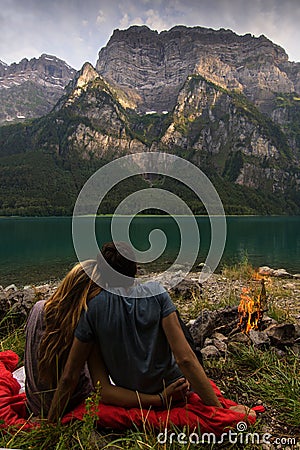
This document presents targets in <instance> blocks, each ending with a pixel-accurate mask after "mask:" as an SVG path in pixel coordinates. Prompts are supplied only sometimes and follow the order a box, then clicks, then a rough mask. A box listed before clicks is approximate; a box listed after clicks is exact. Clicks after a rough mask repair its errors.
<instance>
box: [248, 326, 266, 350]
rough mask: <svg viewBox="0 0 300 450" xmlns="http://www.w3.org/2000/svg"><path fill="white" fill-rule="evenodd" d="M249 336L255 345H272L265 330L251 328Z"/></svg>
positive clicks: (259, 346) (258, 346)
mask: <svg viewBox="0 0 300 450" xmlns="http://www.w3.org/2000/svg"><path fill="white" fill-rule="evenodd" d="M249 337H250V339H251V341H252V344H253V345H254V347H257V348H265V347H269V345H270V339H269V337H268V335H267V334H266V333H265V332H264V331H258V330H250V331H249Z"/></svg>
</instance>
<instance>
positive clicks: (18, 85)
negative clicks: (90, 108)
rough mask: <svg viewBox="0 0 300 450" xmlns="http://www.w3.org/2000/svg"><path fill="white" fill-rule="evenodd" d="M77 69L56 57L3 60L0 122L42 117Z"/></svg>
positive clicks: (0, 64) (51, 106) (59, 95)
mask: <svg viewBox="0 0 300 450" xmlns="http://www.w3.org/2000/svg"><path fill="white" fill-rule="evenodd" d="M75 73H76V71H75V70H74V69H72V67H70V66H68V65H67V64H66V63H65V62H64V61H62V60H60V59H58V58H56V57H55V56H51V55H46V54H43V55H42V56H41V57H40V58H38V59H36V58H33V59H31V60H28V59H26V58H24V59H22V61H20V62H19V63H18V64H16V63H13V64H11V65H7V64H5V63H3V62H2V61H0V124H5V123H10V122H20V121H24V119H31V118H34V117H40V116H42V115H44V114H47V113H48V112H50V111H51V109H52V108H53V106H54V105H55V104H56V102H57V101H58V99H59V98H60V97H61V96H62V94H63V90H64V87H65V86H66V85H67V84H68V83H69V81H70V80H71V79H72V78H73V77H74V75H75Z"/></svg>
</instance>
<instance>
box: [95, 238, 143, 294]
mask: <svg viewBox="0 0 300 450" xmlns="http://www.w3.org/2000/svg"><path fill="white" fill-rule="evenodd" d="M97 266H98V270H99V273H100V279H101V285H102V286H105V285H107V286H110V287H120V286H130V285H132V284H133V283H134V278H135V276H136V273H137V265H136V261H135V255H134V253H133V251H132V249H131V247H129V245H127V244H126V243H125V242H117V243H116V244H115V243H114V242H107V243H106V244H104V245H103V247H102V249H101V252H100V253H99V255H98V257H97ZM111 269H113V270H111ZM120 275H121V276H120ZM122 275H123V276H122Z"/></svg>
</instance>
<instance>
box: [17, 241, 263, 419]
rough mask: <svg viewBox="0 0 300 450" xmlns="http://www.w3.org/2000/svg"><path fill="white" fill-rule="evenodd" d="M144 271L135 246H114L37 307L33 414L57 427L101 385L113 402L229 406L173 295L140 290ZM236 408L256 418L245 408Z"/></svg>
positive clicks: (32, 337)
mask: <svg viewBox="0 0 300 450" xmlns="http://www.w3.org/2000/svg"><path fill="white" fill-rule="evenodd" d="M136 271H137V266H136V262H135V260H134V255H133V253H132V251H131V249H130V248H129V247H128V246H127V245H125V244H122V243H118V244H117V245H115V244H114V243H107V244H105V245H104V246H103V248H102V250H101V253H100V254H99V255H98V260H97V261H91V260H89V261H85V262H83V263H81V264H77V265H76V266H75V267H74V268H73V269H72V270H71V271H70V272H69V273H68V274H67V276H66V277H65V279H64V280H63V281H62V283H61V284H60V286H59V287H58V289H57V290H56V292H55V293H54V294H53V295H52V296H51V297H50V298H49V300H47V301H39V302H37V303H36V304H35V306H34V307H33V309H32V311H31V313H30V316H29V318H28V321H27V326H26V349H25V371H26V385H25V386H26V395H27V401H28V407H29V409H30V411H31V412H32V413H33V415H35V416H39V417H48V419H49V420H51V421H57V420H58V419H59V418H60V417H61V416H62V414H64V413H65V412H67V411H70V410H72V409H73V408H74V407H75V406H76V405H77V404H79V403H81V402H82V401H84V399H85V398H86V397H88V396H89V394H90V393H91V392H92V390H93V387H94V386H96V384H97V382H99V383H100V387H101V401H102V402H103V403H106V404H111V405H117V406H122V407H141V406H142V407H144V408H148V407H150V406H152V407H157V408H168V407H169V406H170V405H173V404H175V403H176V402H178V401H181V402H182V401H183V400H185V397H186V396H187V395H188V393H189V389H190V388H192V389H193V391H195V392H196V393H197V394H198V395H199V396H200V397H201V399H202V401H203V403H204V404H206V405H211V406H215V407H218V408H221V407H222V405H221V404H220V402H219V400H218V398H217V396H216V394H215V392H214V391H213V389H212V386H211V384H210V382H209V380H208V378H207V376H206V374H205V372H204V370H203V368H202V365H201V364H200V363H199V361H198V359H197V357H196V356H195V353H194V352H193V350H192V349H191V347H190V345H189V343H188V342H187V340H186V338H185V334H184V332H183V330H182V326H181V325H180V322H179V320H178V315H177V313H176V307H175V306H174V304H173V302H172V301H171V298H170V296H169V295H168V293H167V292H166V291H165V290H164V289H163V287H162V286H161V285H160V284H158V283H156V282H148V283H144V284H138V283H137V282H136V280H135V275H136ZM97 277H99V278H98V279H97ZM100 286H103V288H101V287H100ZM120 286H121V287H120ZM111 380H112V381H113V383H112V382H111ZM232 409H233V410H235V411H237V412H241V413H245V414H249V415H251V416H255V412H254V411H252V410H249V409H248V408H246V407H245V406H243V405H237V406H233V407H232Z"/></svg>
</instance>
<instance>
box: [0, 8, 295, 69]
mask: <svg viewBox="0 0 300 450" xmlns="http://www.w3.org/2000/svg"><path fill="white" fill-rule="evenodd" d="M299 5H300V2H299V0H285V1H279V0H251V1H249V0H247V1H246V0H243V1H238V0H164V1H163V0H139V1H137V0H136V1H134V0H123V1H114V0H111V1H107V0H105V1H104V0H85V1H82V0H51V2H48V1H47V0H1V10H0V26H1V41H0V59H2V60H4V61H6V62H8V63H11V62H13V61H19V60H20V59H22V58H23V57H28V58H31V57H33V56H36V57H38V56H39V55H40V54H41V53H50V54H55V55H56V56H58V57H60V58H62V59H64V60H66V61H67V62H68V63H69V64H71V65H72V66H74V67H75V68H80V67H81V66H82V64H83V63H84V62H85V61H86V60H88V61H90V62H92V63H93V64H94V63H95V61H96V59H97V54H98V51H99V49H100V48H101V47H102V46H104V45H105V44H106V43H107V41H108V39H109V37H110V35H111V34H112V32H113V30H114V29H115V28H127V27H128V26H130V25H133V24H137V25H141V24H146V25H148V26H149V27H150V28H152V29H157V30H158V31H161V30H163V29H169V28H171V27H172V26H174V25H177V24H182V25H188V26H196V25H199V26H205V27H211V28H215V29H219V28H230V29H232V30H233V31H235V32H236V33H238V34H245V33H251V34H253V35H255V36H259V35H261V34H264V35H265V36H267V37H268V38H269V39H271V40H272V41H273V42H275V43H276V44H278V45H281V46H282V47H283V48H284V49H285V50H286V51H287V53H288V55H289V57H290V60H297V61H300V50H299V46H298V43H299V40H300V31H299V25H298V24H299V23H300V6H299Z"/></svg>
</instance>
